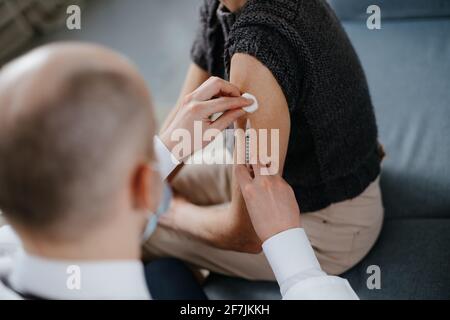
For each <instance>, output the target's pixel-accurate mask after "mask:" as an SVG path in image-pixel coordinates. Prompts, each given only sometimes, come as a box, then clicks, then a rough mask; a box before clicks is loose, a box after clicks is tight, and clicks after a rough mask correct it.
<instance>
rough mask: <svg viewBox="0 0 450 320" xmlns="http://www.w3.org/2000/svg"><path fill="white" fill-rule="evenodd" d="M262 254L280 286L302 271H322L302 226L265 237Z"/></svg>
mask: <svg viewBox="0 0 450 320" xmlns="http://www.w3.org/2000/svg"><path fill="white" fill-rule="evenodd" d="M262 247H263V250H264V254H265V255H266V258H267V260H268V261H269V264H270V266H271V267H272V270H273V272H274V274H275V278H276V279H277V281H278V284H279V285H280V286H282V285H283V283H284V282H285V281H286V280H289V279H290V278H292V277H294V276H296V277H298V276H299V275H300V274H301V273H302V272H303V273H305V274H309V273H311V271H312V270H317V271H319V272H320V273H322V269H321V268H320V264H319V262H318V261H317V258H316V255H315V254H314V250H313V249H312V247H311V244H310V243H309V240H308V237H307V236H306V233H305V230H304V229H303V228H294V229H289V230H286V231H283V232H281V233H279V234H276V235H274V236H273V237H271V238H269V239H267V240H266V241H265V242H264V243H263V245H262Z"/></svg>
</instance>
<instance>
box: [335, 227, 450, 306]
mask: <svg viewBox="0 0 450 320" xmlns="http://www.w3.org/2000/svg"><path fill="white" fill-rule="evenodd" d="M449 244H450V220H449V219H394V220H388V221H386V223H385V225H384V228H383V231H382V234H381V237H380V239H379V241H378V243H377V245H376V246H375V247H374V249H373V250H372V251H371V252H370V253H369V255H368V256H367V257H366V258H365V259H364V260H363V261H362V262H361V263H360V264H358V265H357V266H356V267H354V268H353V269H352V270H350V271H348V272H347V273H345V274H344V275H343V277H344V278H347V279H348V280H349V281H350V284H351V285H352V287H353V289H354V290H355V291H356V292H357V294H358V295H359V297H360V298H361V299H450V273H449V270H450V250H449ZM370 265H377V266H379V267H380V269H381V289H380V290H376V289H374V290H369V289H367V284H366V281H367V278H368V276H369V275H368V274H367V267H368V266H370Z"/></svg>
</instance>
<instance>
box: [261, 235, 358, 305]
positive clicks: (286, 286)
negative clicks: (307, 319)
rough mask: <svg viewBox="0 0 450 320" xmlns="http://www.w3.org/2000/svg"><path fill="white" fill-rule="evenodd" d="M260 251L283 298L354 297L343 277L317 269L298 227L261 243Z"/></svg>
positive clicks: (331, 298) (339, 298) (322, 298)
mask: <svg viewBox="0 0 450 320" xmlns="http://www.w3.org/2000/svg"><path fill="white" fill-rule="evenodd" d="M263 250H264V254H265V255H266V258H267V260H268V261H269V264H270V266H271V268H272V270H273V272H274V274H275V278H276V279H277V282H278V284H279V286H280V290H281V295H282V296H283V299H286V300H357V299H358V296H357V295H356V293H355V292H354V291H353V289H352V287H351V286H350V284H349V283H348V281H347V280H345V279H343V278H340V277H336V276H328V275H327V274H326V273H325V272H323V271H322V269H321V268H320V264H319V262H318V261H317V258H316V255H315V254H314V250H313V249H312V247H311V244H310V242H309V240H308V237H307V236H306V233H305V231H304V230H303V229H302V228H295V229H289V230H286V231H284V232H281V233H279V234H277V235H274V236H273V237H271V238H269V239H268V240H266V241H265V242H264V243H263Z"/></svg>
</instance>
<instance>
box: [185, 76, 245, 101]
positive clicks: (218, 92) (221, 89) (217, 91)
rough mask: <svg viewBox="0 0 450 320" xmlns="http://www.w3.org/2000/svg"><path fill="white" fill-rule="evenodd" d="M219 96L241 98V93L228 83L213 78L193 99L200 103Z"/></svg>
mask: <svg viewBox="0 0 450 320" xmlns="http://www.w3.org/2000/svg"><path fill="white" fill-rule="evenodd" d="M217 96H229V97H240V96H241V91H240V90H239V88H238V87H236V86H235V85H233V84H231V83H229V82H228V81H225V80H223V79H220V78H217V77H211V78H209V79H208V80H206V82H204V83H203V84H202V85H201V86H200V87H199V88H198V89H197V90H195V91H194V92H193V94H192V97H193V98H194V99H195V100H199V101H207V100H210V99H211V98H213V97H217Z"/></svg>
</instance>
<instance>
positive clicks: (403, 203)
mask: <svg viewBox="0 0 450 320" xmlns="http://www.w3.org/2000/svg"><path fill="white" fill-rule="evenodd" d="M345 27H346V30H347V32H348V34H349V35H350V37H351V39H352V42H353V44H354V46H355V47H356V50H357V51H358V54H359V56H360V58H361V60H362V64H363V66H364V68H365V71H366V74H367V77H368V80H369V86H370V90H371V94H372V98H373V103H374V106H375V111H376V115H377V120H378V126H379V134H380V141H381V143H383V144H384V146H385V149H386V153H387V158H386V161H385V163H384V164H383V170H382V172H383V175H382V180H381V183H382V190H383V197H384V203H385V207H386V214H387V216H388V217H409V218H411V217H428V218H430V217H434V218H437V217H447V218H449V217H450V165H449V160H450V121H449V120H450V59H449V57H450V38H449V32H450V19H436V20H419V21H402V22H394V21H390V22H386V23H385V24H384V26H383V29H382V30H378V31H371V30H368V29H367V28H365V26H364V25H363V24H362V23H359V22H351V23H347V24H345Z"/></svg>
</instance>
